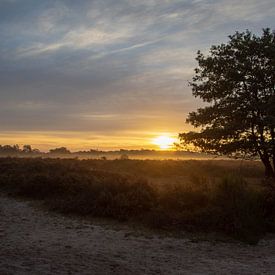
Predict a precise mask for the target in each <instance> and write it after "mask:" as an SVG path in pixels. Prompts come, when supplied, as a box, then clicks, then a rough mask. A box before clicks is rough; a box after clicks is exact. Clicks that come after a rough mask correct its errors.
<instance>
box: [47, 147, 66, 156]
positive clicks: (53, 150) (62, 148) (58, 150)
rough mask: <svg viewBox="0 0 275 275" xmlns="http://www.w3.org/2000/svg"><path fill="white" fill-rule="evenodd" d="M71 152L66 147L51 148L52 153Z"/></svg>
mask: <svg viewBox="0 0 275 275" xmlns="http://www.w3.org/2000/svg"><path fill="white" fill-rule="evenodd" d="M70 153H71V152H70V151H69V150H68V149H67V148H66V147H60V148H55V149H50V154H70Z"/></svg>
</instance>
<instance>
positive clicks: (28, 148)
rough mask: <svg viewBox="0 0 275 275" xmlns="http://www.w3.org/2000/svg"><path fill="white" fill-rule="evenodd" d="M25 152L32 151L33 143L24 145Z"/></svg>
mask: <svg viewBox="0 0 275 275" xmlns="http://www.w3.org/2000/svg"><path fill="white" fill-rule="evenodd" d="M23 152H24V153H31V152H32V147H31V145H24V146H23Z"/></svg>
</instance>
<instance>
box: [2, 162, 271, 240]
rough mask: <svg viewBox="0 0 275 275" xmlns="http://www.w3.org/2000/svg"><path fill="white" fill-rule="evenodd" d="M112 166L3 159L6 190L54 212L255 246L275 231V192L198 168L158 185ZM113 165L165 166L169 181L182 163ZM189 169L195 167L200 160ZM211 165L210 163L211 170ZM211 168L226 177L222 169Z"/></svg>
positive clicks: (236, 178) (143, 168)
mask: <svg viewBox="0 0 275 275" xmlns="http://www.w3.org/2000/svg"><path fill="white" fill-rule="evenodd" d="M108 162H109V161H106V160H105V161H99V162H96V165H98V166H97V167H95V166H93V167H91V165H90V162H88V164H89V165H88V164H87V161H80V160H73V159H15V158H14V159H12V158H6V159H0V188H1V190H3V191H5V192H8V193H10V194H11V195H17V196H18V195H19V196H22V197H27V198H31V199H38V200H42V201H43V202H44V203H45V205H46V206H47V207H49V208H50V209H53V210H56V211H59V212H63V213H67V214H76V215H90V216H97V217H111V218H115V219H117V220H129V219H130V220H134V221H136V222H141V223H143V224H146V225H150V226H153V227H157V228H165V229H176V230H189V231H203V232H210V231H219V232H223V233H225V234H228V235H230V236H232V237H234V238H237V239H239V240H242V241H245V242H248V243H256V242H257V241H258V240H259V238H260V237H261V236H262V235H263V233H265V232H267V231H272V230H274V229H275V226H274V225H275V222H274V216H275V192H274V191H273V192H271V191H270V190H269V189H267V188H259V189H255V188H252V187H251V186H250V185H248V184H247V183H246V182H245V181H244V179H243V178H242V177H239V176H227V177H223V178H219V179H217V178H213V177H212V178H210V177H208V176H207V175H205V174H204V173H202V172H200V170H199V168H198V167H197V168H196V170H195V169H193V170H192V172H190V171H189V174H188V175H189V177H190V180H189V181H186V182H183V183H182V184H170V185H168V184H167V185H166V186H163V188H158V187H157V186H154V185H151V184H149V183H148V182H147V181H146V180H142V179H137V178H136V177H134V176H125V175H126V174H125V173H124V175H121V174H119V173H115V172H114V169H110V170H111V171H112V172H110V171H107V170H104V169H103V168H104V167H106V165H107V164H106V163H108ZM110 162H111V163H110V164H108V165H111V166H112V165H114V164H115V165H118V166H119V167H120V168H119V169H118V170H119V171H120V172H121V171H122V170H123V167H122V166H121V165H122V163H124V165H125V167H124V171H126V170H127V169H129V170H131V169H132V170H133V169H136V171H139V175H140V174H142V175H143V174H150V173H152V172H150V171H147V172H146V171H145V170H146V169H149V170H150V169H153V170H154V172H153V173H155V174H157V172H156V169H159V168H160V166H159V165H161V169H163V170H165V169H166V171H168V172H167V174H168V176H169V175H170V173H172V171H174V169H178V165H179V163H177V162H175V161H171V162H169V161H167V162H151V161H149V162H146V161H144V162H142V161H139V162H132V161H130V160H129V161H128V160H123V161H120V160H117V161H110ZM102 163H103V164H102ZM135 163H136V164H137V167H136V168H134V167H132V166H133V164H135ZM168 164H169V165H168ZM100 165H103V166H100ZM108 165H107V166H108ZM146 165H147V166H146ZM165 165H168V167H165ZM186 165H187V166H188V167H189V168H190V167H193V165H194V162H187V163H186ZM201 165H202V164H201ZM211 165H213V164H211V163H210V164H209V166H207V164H206V163H204V164H203V165H202V166H207V167H208V168H209V169H210V168H211V167H212V166H211ZM200 167H201V166H200ZM208 168H207V169H208ZM202 169H203V171H205V169H206V168H205V167H203V168H202ZM211 169H212V172H211V173H215V174H218V172H217V171H216V170H217V167H214V168H213V167H212V168H211ZM141 171H143V173H141ZM213 171H215V172H213ZM223 172H224V171H223ZM161 173H164V171H159V174H161ZM198 175H202V176H198ZM214 179H215V180H214Z"/></svg>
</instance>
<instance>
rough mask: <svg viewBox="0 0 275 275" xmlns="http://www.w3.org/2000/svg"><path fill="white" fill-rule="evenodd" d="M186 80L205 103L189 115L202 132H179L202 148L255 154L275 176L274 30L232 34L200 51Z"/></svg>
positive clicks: (208, 150) (240, 153) (266, 171)
mask: <svg viewBox="0 0 275 275" xmlns="http://www.w3.org/2000/svg"><path fill="white" fill-rule="evenodd" d="M196 60H197V61H198V67H197V68H196V69H195V76H194V77H193V81H192V82H190V85H191V86H192V91H193V95H194V96H195V97H199V98H201V99H202V100H203V101H204V102H206V103H208V106H206V107H204V108H199V109H198V110H197V111H195V112H191V113H189V116H188V118H187V122H188V123H191V124H192V125H193V126H195V127H199V128H200V132H188V133H182V134H180V135H179V137H180V139H181V142H182V144H187V145H188V144H189V145H190V144H192V145H193V146H196V147H198V148H200V149H201V150H202V151H204V152H211V153H216V154H227V155H233V156H236V157H238V156H243V155H246V156H256V155H258V156H259V157H260V159H261V161H262V162H263V164H264V166H265V173H266V176H267V177H275V172H274V170H275V32H274V31H273V32H272V31H270V29H264V30H263V33H262V35H261V36H256V35H253V34H252V33H251V32H250V31H248V30H247V31H246V32H242V33H240V32H236V33H235V34H234V35H232V36H229V42H228V43H227V44H221V45H218V46H212V47H211V49H210V54H209V55H208V56H205V55H203V54H202V53H201V52H200V51H199V52H198V54H197V58H196Z"/></svg>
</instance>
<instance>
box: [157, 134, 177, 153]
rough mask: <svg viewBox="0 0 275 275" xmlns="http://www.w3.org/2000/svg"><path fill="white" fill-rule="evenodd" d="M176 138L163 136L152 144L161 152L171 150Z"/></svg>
mask: <svg viewBox="0 0 275 275" xmlns="http://www.w3.org/2000/svg"><path fill="white" fill-rule="evenodd" d="M175 142H176V138H173V137H171V136H169V135H161V136H158V137H156V138H154V139H153V140H152V144H154V145H157V146H158V147H159V148H160V149H161V150H169V149H170V150H171V149H172V146H173V144H174V143H175Z"/></svg>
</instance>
